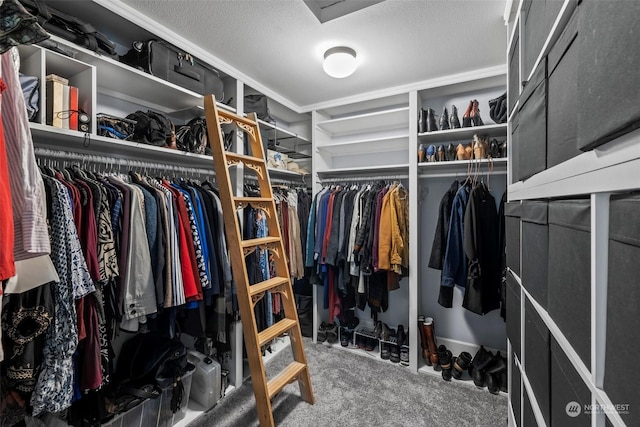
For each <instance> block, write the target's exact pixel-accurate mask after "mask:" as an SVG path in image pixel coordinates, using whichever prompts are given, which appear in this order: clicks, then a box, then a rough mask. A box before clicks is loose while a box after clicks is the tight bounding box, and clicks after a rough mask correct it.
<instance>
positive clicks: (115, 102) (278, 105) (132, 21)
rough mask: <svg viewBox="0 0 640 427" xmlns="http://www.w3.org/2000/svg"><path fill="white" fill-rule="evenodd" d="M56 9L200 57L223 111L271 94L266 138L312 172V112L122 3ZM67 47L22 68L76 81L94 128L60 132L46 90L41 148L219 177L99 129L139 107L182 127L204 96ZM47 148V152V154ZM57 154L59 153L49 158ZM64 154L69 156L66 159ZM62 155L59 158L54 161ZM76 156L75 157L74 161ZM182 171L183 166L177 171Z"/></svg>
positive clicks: (25, 51)
mask: <svg viewBox="0 0 640 427" xmlns="http://www.w3.org/2000/svg"><path fill="white" fill-rule="evenodd" d="M55 7H56V8H57V9H59V10H61V11H65V12H67V13H69V14H72V15H74V16H78V17H79V18H81V19H85V20H86V21H87V22H92V23H94V24H95V23H96V19H95V18H96V17H97V16H98V17H100V20H99V21H100V22H99V24H100V25H101V28H100V30H101V31H103V32H105V33H106V34H108V35H109V36H110V37H112V40H113V41H114V42H115V43H116V45H117V50H118V52H119V53H120V54H123V53H125V52H126V51H127V50H128V46H130V44H131V42H132V41H133V40H148V39H153V38H159V39H165V40H167V41H170V42H171V43H173V44H175V45H177V46H180V48H182V49H185V51H188V52H190V53H192V54H193V55H194V56H196V57H198V58H200V59H202V60H204V61H205V62H208V63H210V64H211V65H213V66H214V67H216V68H217V69H218V70H219V71H220V72H221V77H222V79H223V82H224V91H225V98H226V99H227V100H228V99H232V101H231V102H230V104H224V103H223V102H225V100H218V102H217V105H218V107H220V108H224V109H227V110H231V111H235V112H237V113H239V114H243V113H244V110H243V103H242V101H241V100H242V99H243V98H244V92H245V88H246V87H248V86H247V85H248V84H250V85H251V87H252V88H256V89H252V91H253V93H255V92H260V93H265V94H267V96H269V107H270V109H271V115H272V117H274V118H275V120H276V121H275V124H272V123H267V122H264V121H261V123H260V125H261V129H262V130H263V132H264V133H263V138H264V137H266V138H268V139H270V140H271V139H272V140H274V141H275V142H277V144H278V145H277V148H276V149H277V150H278V151H280V150H283V151H284V152H286V153H289V155H290V156H291V158H294V159H295V160H296V161H297V162H299V164H301V166H302V167H303V168H306V169H307V170H310V169H311V114H310V113H305V112H298V111H297V107H296V106H295V105H291V104H289V103H287V102H286V100H282V99H280V98H279V97H278V95H277V94H274V93H272V92H270V91H269V90H268V89H267V88H264V87H262V86H261V85H260V84H258V83H256V82H254V81H253V80H252V79H250V78H249V77H247V76H246V75H244V74H243V73H241V72H239V71H238V70H235V69H233V68H231V67H229V66H228V65H226V64H224V63H223V62H221V61H219V60H218V59H217V58H215V57H214V56H212V55H211V54H210V53H208V52H205V51H203V50H202V49H201V48H200V47H198V46H196V45H194V44H193V43H191V42H189V41H187V40H186V39H184V38H182V37H180V36H178V35H177V34H176V33H175V32H173V31H172V30H171V29H169V28H166V27H164V26H163V25H161V24H159V23H157V22H154V21H151V20H150V19H149V18H148V17H146V16H145V15H143V14H141V13H140V12H138V11H136V10H135V9H133V8H131V7H129V6H127V5H126V4H124V3H122V2H120V1H113V0H92V1H86V2H76V1H64V0H63V1H58V2H56V5H55ZM52 39H53V40H54V41H56V42H57V43H59V44H60V45H63V46H66V47H69V48H71V49H72V50H73V51H75V55H74V57H73V58H71V57H68V56H65V55H62V54H59V53H56V52H53V51H50V50H47V49H44V48H41V47H39V46H35V45H24V46H19V51H20V57H21V71H22V72H23V73H25V74H27V75H34V76H38V77H39V78H40V81H41V82H44V81H45V76H46V75H48V74H52V73H53V74H57V75H60V76H62V77H64V78H68V79H69V80H70V84H71V85H74V86H76V87H78V88H79V106H80V108H81V109H82V110H84V111H85V112H87V113H88V114H89V116H90V117H91V129H90V132H88V133H82V132H79V131H73V130H67V129H60V128H56V127H52V126H49V125H47V124H46V117H45V112H46V93H45V91H44V84H43V85H42V86H41V87H42V90H41V92H40V101H39V102H40V112H39V114H38V116H37V117H36V119H35V121H34V122H31V123H30V128H31V131H32V135H33V139H34V144H35V146H36V148H37V149H38V150H39V152H40V153H43V152H47V153H48V154H50V152H51V151H60V152H62V151H64V152H72V153H78V154H81V155H84V156H86V158H87V160H88V161H91V156H95V157H96V158H99V159H100V161H102V160H103V159H105V158H113V159H114V162H113V164H114V165H119V166H125V167H127V166H128V167H131V168H136V167H137V166H140V165H149V164H153V165H156V166H158V165H168V167H169V168H172V169H173V170H182V168H183V169H184V170H185V171H188V170H190V169H196V170H197V171H198V172H199V173H200V174H202V171H204V170H210V171H211V176H212V177H213V176H214V170H213V161H212V158H211V156H207V155H199V154H193V153H186V152H181V151H177V150H171V149H168V148H163V147H155V146H150V145H145V144H141V143H136V142H129V141H121V140H116V139H112V138H106V137H101V136H99V135H98V134H97V130H96V114H97V113H99V112H100V113H107V114H113V115H116V116H120V117H125V116H126V115H127V114H129V113H131V112H134V111H136V110H138V109H141V110H147V109H152V110H156V111H160V112H162V113H164V114H166V115H167V116H169V117H170V118H171V119H172V121H174V123H175V124H176V125H180V124H183V123H185V122H186V121H188V120H190V119H191V118H194V117H197V116H204V109H203V97H202V95H200V94H197V93H195V92H192V91H190V90H187V89H185V88H182V87H180V86H177V85H175V84H172V83H169V82H167V81H165V80H162V79H160V78H157V77H155V76H152V75H150V74H147V73H145V72H142V71H140V70H137V69H134V68H132V67H129V66H128V65H126V64H123V63H120V62H118V61H117V60H115V59H112V58H109V57H106V56H103V55H100V54H96V53H94V52H92V51H89V50H87V49H84V48H82V47H79V46H76V45H74V44H72V43H71V42H68V41H66V40H63V39H60V38H57V37H55V36H53V37H52ZM41 149H45V151H42V150H41ZM234 149H235V150H236V151H238V152H242V150H243V144H242V135H237V136H236V141H235V144H234ZM48 157H51V156H48ZM61 157H63V156H61ZM54 158H55V157H54ZM74 158H75V157H74ZM176 168H178V169H176ZM269 174H270V176H271V177H272V179H273V180H274V182H287V183H292V184H294V185H297V186H303V187H308V186H309V185H310V184H308V181H305V179H308V177H307V175H308V173H307V174H305V173H300V172H296V171H291V170H285V169H276V168H269ZM236 181H237V182H236V190H237V191H240V192H241V191H242V186H243V179H242V177H241V176H238V177H237V180H236ZM242 346H243V335H242V324H241V322H235V323H233V325H232V328H231V348H232V357H231V360H230V361H229V363H227V364H224V365H223V367H224V368H226V369H227V370H228V371H229V376H228V378H229V384H230V385H229V387H228V388H227V389H226V394H229V393H231V392H232V391H234V390H235V389H236V388H237V387H239V386H240V385H241V384H242V382H243V381H244V380H245V379H246V378H247V375H248V372H249V371H248V366H244V363H243V358H242V354H243V351H242ZM288 347H289V341H288V338H286V337H285V338H284V339H278V340H277V341H276V342H274V344H273V347H272V350H273V352H272V353H267V355H266V356H265V360H268V359H270V358H272V357H273V356H275V354H277V353H278V352H280V351H282V350H284V349H286V348H288ZM203 412H204V411H203V408H201V407H199V406H198V405H197V404H196V403H194V402H190V403H189V407H188V409H187V415H186V417H185V418H184V419H183V420H182V421H180V422H179V423H178V424H176V425H179V426H182V425H187V424H188V423H189V422H191V421H193V420H195V419H196V418H197V417H198V416H200V415H202V413H203Z"/></svg>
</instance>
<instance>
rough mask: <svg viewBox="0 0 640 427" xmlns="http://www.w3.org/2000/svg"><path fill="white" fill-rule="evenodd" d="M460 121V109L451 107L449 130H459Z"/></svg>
mask: <svg viewBox="0 0 640 427" xmlns="http://www.w3.org/2000/svg"><path fill="white" fill-rule="evenodd" d="M460 127H461V126H460V119H459V118H458V108H457V107H456V106H455V105H452V106H451V116H449V128H450V129H459V128H460Z"/></svg>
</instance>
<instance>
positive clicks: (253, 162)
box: [224, 151, 265, 166]
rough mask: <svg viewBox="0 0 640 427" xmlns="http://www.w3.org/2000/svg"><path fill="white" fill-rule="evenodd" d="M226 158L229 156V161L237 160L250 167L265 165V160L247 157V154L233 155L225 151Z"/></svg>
mask: <svg viewBox="0 0 640 427" xmlns="http://www.w3.org/2000/svg"><path fill="white" fill-rule="evenodd" d="M224 154H225V156H227V160H237V161H238V162H242V163H244V164H248V165H258V166H260V165H264V164H265V163H264V160H263V159H261V158H260V157H253V156H247V155H246V154H238V153H231V152H229V151H225V153H224Z"/></svg>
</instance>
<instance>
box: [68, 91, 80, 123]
mask: <svg viewBox="0 0 640 427" xmlns="http://www.w3.org/2000/svg"><path fill="white" fill-rule="evenodd" d="M69 110H70V111H71V114H70V117H69V129H71V130H78V114H79V112H78V88H77V87H75V86H70V87H69Z"/></svg>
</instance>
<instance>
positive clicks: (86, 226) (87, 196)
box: [75, 180, 100, 282]
mask: <svg viewBox="0 0 640 427" xmlns="http://www.w3.org/2000/svg"><path fill="white" fill-rule="evenodd" d="M75 185H76V186H77V188H78V193H79V194H80V197H81V198H80V200H81V205H83V210H84V211H83V213H82V218H83V221H82V223H81V224H80V228H78V237H79V238H80V246H81V247H82V252H83V253H84V259H85V261H86V262H87V267H88V268H89V274H90V275H91V278H92V279H93V280H94V281H95V282H98V281H100V264H99V263H98V227H97V225H96V215H95V213H94V210H93V194H92V193H91V187H89V185H88V184H87V183H86V182H82V181H80V180H78V181H76V182H75Z"/></svg>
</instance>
